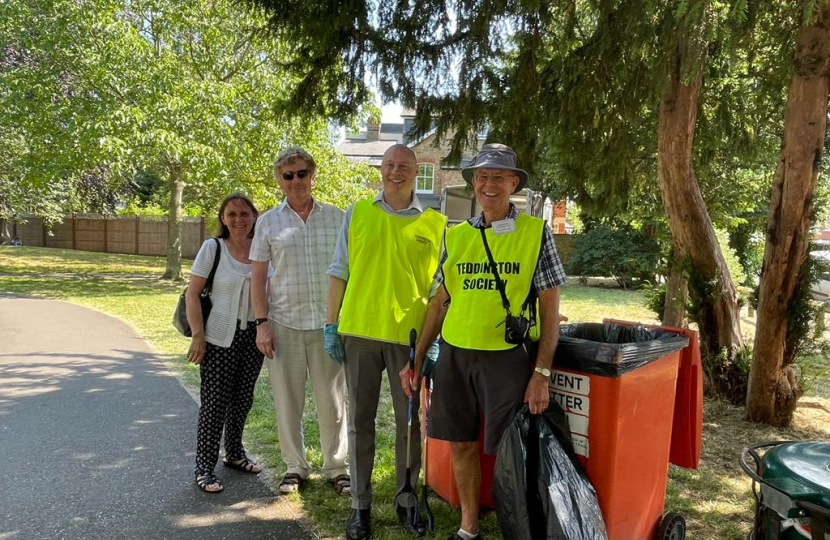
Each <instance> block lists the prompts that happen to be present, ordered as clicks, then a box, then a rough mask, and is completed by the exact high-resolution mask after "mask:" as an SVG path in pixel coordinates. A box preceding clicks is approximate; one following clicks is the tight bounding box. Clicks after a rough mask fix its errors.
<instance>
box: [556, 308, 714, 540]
mask: <svg viewBox="0 0 830 540" xmlns="http://www.w3.org/2000/svg"><path fill="white" fill-rule="evenodd" d="M690 343H691V344H692V345H691V346H688V345H689V344H690ZM685 351H689V352H685ZM695 354H696V355H697V356H696V359H695V356H694V355H695ZM699 357H700V354H699V349H698V348H697V337H696V335H695V334H694V332H691V331H688V330H680V329H676V328H671V329H666V328H662V327H654V326H652V327H649V326H643V325H638V324H635V323H627V322H623V321H605V322H604V323H602V324H599V323H587V324H577V325H568V326H563V327H562V328H561V331H560V338H559V345H558V346H557V349H556V357H555V359H554V368H555V369H554V373H553V375H552V377H551V387H552V388H551V391H552V394H553V398H554V399H556V401H557V402H558V403H559V404H560V405H561V406H562V408H563V409H565V411H566V413H567V415H568V421H569V424H570V428H571V435H572V437H573V440H574V446H575V449H576V453H577V457H578V459H579V460H580V461H581V462H582V464H583V465H584V466H585V469H586V471H587V473H588V478H589V479H590V480H591V483H592V484H593V485H594V488H595V489H596V492H597V496H598V498H599V505H600V509H601V510H602V515H603V518H604V519H605V525H606V529H607V531H608V538H609V540H652V539H655V538H656V539H658V540H663V539H669V538H671V539H672V540H682V539H683V538H684V537H685V532H686V525H685V521H684V520H683V517H682V516H680V515H679V514H675V513H671V512H670V513H667V514H664V510H665V508H664V506H665V495H666V482H667V479H668V467H669V462H670V456H672V455H674V456H675V457H676V459H677V461H678V462H680V463H679V464H680V465H681V466H685V467H696V466H697V460H698V459H699V456H700V427H698V426H702V381H701V380H700V378H701V373H700V359H699ZM678 374H681V376H682V379H679V378H678ZM678 389H679V391H678ZM677 400H680V401H682V403H680V404H678V406H676V401H677ZM681 409H682V410H681ZM676 423H678V424H677V425H676ZM673 438H676V440H677V442H675V443H673V442H672V441H673Z"/></svg>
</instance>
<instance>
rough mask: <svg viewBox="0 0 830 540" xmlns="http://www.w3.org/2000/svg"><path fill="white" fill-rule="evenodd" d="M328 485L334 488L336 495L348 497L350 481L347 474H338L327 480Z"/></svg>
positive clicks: (350, 488)
mask: <svg viewBox="0 0 830 540" xmlns="http://www.w3.org/2000/svg"><path fill="white" fill-rule="evenodd" d="M329 484H331V485H332V486H334V491H336V492H337V494H338V495H343V494H345V495H348V494H350V493H351V492H352V479H351V477H350V476H349V475H348V474H338V475H337V476H335V477H334V478H330V479H329Z"/></svg>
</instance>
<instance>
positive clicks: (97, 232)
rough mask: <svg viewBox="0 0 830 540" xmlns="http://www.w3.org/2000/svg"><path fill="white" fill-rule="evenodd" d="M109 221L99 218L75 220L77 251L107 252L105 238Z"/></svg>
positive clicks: (77, 218)
mask: <svg viewBox="0 0 830 540" xmlns="http://www.w3.org/2000/svg"><path fill="white" fill-rule="evenodd" d="M106 221H107V220H105V219H101V218H97V219H94V218H93V219H91V218H87V217H84V218H80V217H76V218H75V249H79V250H81V251H106V250H107V249H106V248H107V240H106V237H105V236H104V230H105V228H106V225H105V223H106Z"/></svg>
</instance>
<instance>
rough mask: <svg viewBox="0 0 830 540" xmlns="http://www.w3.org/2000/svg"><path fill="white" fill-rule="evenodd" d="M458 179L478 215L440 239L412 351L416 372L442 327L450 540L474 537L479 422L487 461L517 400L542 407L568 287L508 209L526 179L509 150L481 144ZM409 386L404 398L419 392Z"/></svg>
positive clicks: (555, 262)
mask: <svg viewBox="0 0 830 540" xmlns="http://www.w3.org/2000/svg"><path fill="white" fill-rule="evenodd" d="M461 173H462V175H463V177H464V179H465V180H466V181H467V183H468V184H469V185H470V186H472V188H473V189H474V190H475V195H476V200H477V201H478V202H479V204H480V205H481V207H482V208H483V212H482V213H481V214H480V215H478V216H476V217H473V218H471V219H469V220H467V221H466V222H463V223H459V224H458V225H456V226H455V227H452V228H451V229H449V230H448V231H447V233H446V238H445V240H444V248H443V251H442V254H441V264H440V266H439V268H438V271H437V272H436V276H435V281H434V283H433V288H436V287H437V291H436V292H435V296H433V297H432V299H431V300H430V303H429V308H428V310H427V314H426V318H425V320H424V328H423V330H422V332H421V336H420V339H419V340H418V344H417V347H416V353H415V361H416V366H415V367H416V370H415V372H416V373H419V372H420V366H421V364H422V362H423V359H424V356H425V353H426V351H427V349H428V348H429V345H430V344H431V343H432V340H433V339H435V337H436V336H437V335H438V332H439V330H440V332H441V338H442V341H443V342H442V343H441V352H440V355H439V359H438V362H437V364H436V366H435V369H434V371H433V381H434V391H433V398H432V407H431V409H430V417H429V435H430V436H431V437H434V438H436V439H443V440H447V441H450V442H451V446H452V467H453V473H454V476H455V482H456V487H457V489H458V495H459V499H460V502H461V527H460V529H459V530H458V532H456V533H454V534H453V535H451V536H450V537H449V539H448V540H473V539H477V538H479V534H478V508H479V500H478V498H479V491H480V486H481V469H480V465H479V454H478V441H479V426H480V415H483V416H484V425H485V428H484V433H483V437H484V451H485V452H486V453H488V454H495V453H496V450H497V448H498V443H499V441H500V439H501V435H502V433H503V432H504V430H505V429H506V428H507V426H509V424H510V423H511V422H512V420H513V418H514V416H515V415H516V412H518V410H519V409H520V408H521V406H522V403H523V402H524V403H527V404H528V406H529V408H530V412H531V413H532V414H539V413H542V412H544V411H545V409H546V408H547V406H548V400H549V394H548V383H549V380H550V367H551V364H552V363H553V353H554V350H555V348H556V343H557V339H558V335H559V286H560V285H562V284H564V283H565V281H566V277H565V272H564V270H563V269H562V263H561V262H560V260H559V255H558V254H557V251H556V246H555V244H554V241H553V233H552V231H551V230H550V228H549V227H547V226H546V224H545V222H544V221H543V220H541V219H538V218H535V217H532V216H529V215H527V214H519V213H518V212H517V210H516V207H515V206H514V205H513V204H511V203H510V195H512V194H513V193H515V192H517V191H519V190H521V189H522V188H523V187H524V186H525V185H526V184H527V179H528V178H527V172H525V171H524V170H522V169H520V168H519V167H517V165H516V153H515V152H514V151H513V149H511V148H510V147H508V146H505V145H503V144H487V145H484V146H483V147H482V148H481V151H480V152H479V154H478V156H476V159H475V161H474V162H473V164H472V165H471V166H469V167H466V168H464V169H462V171H461ZM536 297H538V306H539V313H538V318H539V321H538V324H537V328H536V330H540V332H539V334H540V338H539V341H538V353H537V354H536V357H535V361H534V359H532V358H531V357H530V354H529V347H530V340H529V336H528V334H529V331H530V328H529V327H530V326H531V324H530V321H532V319H533V318H534V317H533V315H532V314H533V313H534V311H535V307H536ZM450 300H451V301H450ZM407 386H408V385H406V384H404V391H405V392H412V391H413V390H414V388H416V387H417V385H413V387H412V388H408V387H407Z"/></svg>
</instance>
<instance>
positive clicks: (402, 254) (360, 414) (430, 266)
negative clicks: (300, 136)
mask: <svg viewBox="0 0 830 540" xmlns="http://www.w3.org/2000/svg"><path fill="white" fill-rule="evenodd" d="M417 173H418V165H417V161H416V158H415V153H414V152H413V151H412V150H411V149H410V148H409V147H407V146H405V145H402V144H397V145H394V146H392V147H391V148H389V149H388V150H387V151H386V153H385V154H384V155H383V162H382V164H381V178H382V182H383V190H382V191H381V192H380V194H378V196H377V197H375V198H374V200H364V201H360V202H357V203H355V204H354V205H352V206H351V207H350V208H349V209H348V210H347V211H346V217H345V220H344V222H343V226H342V228H341V230H340V237H339V238H338V241H337V246H336V248H335V253H334V259H333V261H332V264H331V266H330V267H329V270H328V272H327V273H328V275H329V279H330V280H329V291H328V308H327V315H326V328H325V340H326V343H325V345H326V352H328V353H329V355H330V356H331V357H332V358H334V359H335V360H337V361H340V362H343V363H344V365H345V368H346V386H347V388H348V392H349V419H348V425H349V459H350V463H349V467H350V472H351V498H352V500H351V507H352V513H351V515H350V517H349V522H348V525H347V527H346V536H347V537H348V538H349V539H350V540H361V539H364V538H368V537H369V536H370V535H371V504H372V485H371V477H372V468H373V466H374V459H375V416H376V414H377V408H378V399H379V396H380V388H381V378H382V375H383V371H386V372H387V376H388V377H389V380H390V383H392V384H391V389H392V404H393V407H394V409H395V424H396V427H397V429H396V437H395V469H396V475H395V476H396V483H397V487H398V488H401V487H403V485H404V481H405V479H406V454H407V452H406V444H407V441H406V438H407V397H406V395H405V394H404V391H403V388H402V387H401V383H400V381H399V380H398V375H399V372H400V371H401V370H402V369H405V367H406V365H407V363H408V362H409V332H410V330H411V329H412V328H414V329H416V330H417V331H420V329H421V326H422V324H423V321H424V315H425V313H426V309H427V297H428V292H429V287H430V283H431V282H432V278H433V275H434V273H435V271H436V269H437V268H438V253H439V248H440V246H441V239H442V237H443V234H444V229H445V227H446V218H445V217H444V216H442V215H441V214H439V213H438V212H435V211H434V210H431V209H429V208H427V209H424V208H423V207H422V206H421V202H420V201H419V200H418V197H417V195H416V194H415V177H416V176H417ZM341 338H342V342H341ZM419 432H420V422H419V421H418V415H417V402H416V410H415V411H414V413H413V419H412V433H413V434H414V435H413V437H412V441H411V455H412V456H413V458H412V466H411V469H410V470H411V475H410V481H411V484H412V485H413V486H414V485H415V484H416V482H417V479H418V474H419V472H420V464H421V460H420V456H421V452H420V448H421V444H420V437H419V436H418V435H417V434H418V433H419ZM400 517H401V522H402V523H403V524H404V525H405V527H406V528H407V530H408V531H409V532H410V533H412V534H415V535H417V536H422V535H423V534H424V532H425V531H424V527H423V525H421V524H420V523H415V524H412V523H406V522H405V520H404V519H403V518H404V517H405V516H400Z"/></svg>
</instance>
